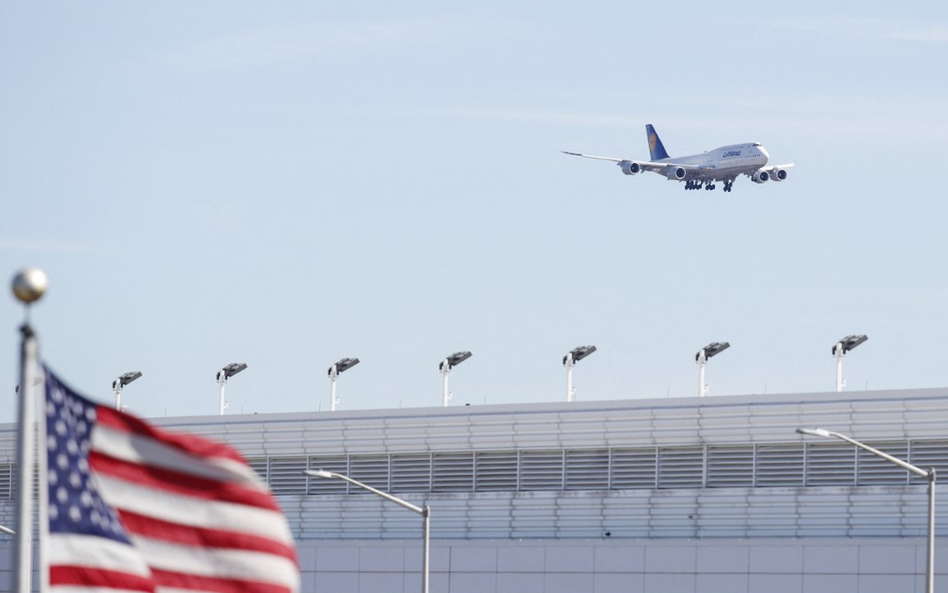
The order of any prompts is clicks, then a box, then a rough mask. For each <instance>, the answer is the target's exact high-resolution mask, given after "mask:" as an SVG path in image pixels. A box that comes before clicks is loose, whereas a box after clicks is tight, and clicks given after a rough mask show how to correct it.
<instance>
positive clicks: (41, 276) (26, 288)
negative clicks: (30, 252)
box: [13, 267, 49, 305]
mask: <svg viewBox="0 0 948 593" xmlns="http://www.w3.org/2000/svg"><path fill="white" fill-rule="evenodd" d="M48 285H49V281H48V280H47V278H46V272H44V271H43V270H41V269H39V268H33V267H29V268H23V269H22V270H20V271H19V272H17V274H16V276H14V277H13V294H14V296H16V298H17V299H19V300H20V302H22V303H24V304H26V305H29V304H31V303H33V302H35V301H38V300H39V299H40V297H42V296H43V293H45V292H46V287H47V286H48Z"/></svg>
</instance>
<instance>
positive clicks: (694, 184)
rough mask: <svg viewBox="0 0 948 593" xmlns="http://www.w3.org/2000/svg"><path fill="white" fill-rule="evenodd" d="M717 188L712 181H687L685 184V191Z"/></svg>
mask: <svg viewBox="0 0 948 593" xmlns="http://www.w3.org/2000/svg"><path fill="white" fill-rule="evenodd" d="M715 187H716V186H715V185H714V184H713V183H711V182H710V181H705V182H701V181H686V182H685V189H701V188H704V189H708V190H713V189H714V188H715Z"/></svg>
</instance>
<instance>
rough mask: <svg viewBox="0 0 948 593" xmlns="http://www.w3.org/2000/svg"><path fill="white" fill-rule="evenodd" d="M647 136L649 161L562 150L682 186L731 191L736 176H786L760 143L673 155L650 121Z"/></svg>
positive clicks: (761, 180)
mask: <svg viewBox="0 0 948 593" xmlns="http://www.w3.org/2000/svg"><path fill="white" fill-rule="evenodd" d="M645 132H646V133H647V135H648V150H649V156H650V158H651V160H648V161H635V160H632V159H617V158H613V157H608V156H593V155H591V154H582V153H579V152H568V151H565V150H564V151H562V152H563V153H565V154H570V155H573V156H581V157H583V158H587V159H598V160H601V161H611V162H613V163H615V164H617V165H619V167H621V168H622V172H623V173H625V174H626V175H635V174H636V173H641V172H642V171H651V172H652V173H658V174H659V175H663V176H664V177H665V178H667V179H668V180H669V181H684V182H685V189H701V188H702V187H703V188H704V189H707V190H713V189H714V188H715V187H716V185H715V182H717V181H720V182H722V183H724V191H726V192H729V191H731V187H732V186H733V185H734V180H735V179H737V177H738V175H747V176H748V177H750V179H751V181H753V182H754V183H766V182H767V181H769V180H773V181H784V180H786V178H787V169H789V168H790V167H792V166H793V163H790V164H787V165H771V166H770V167H768V166H767V161H768V160H770V154H768V153H767V149H766V148H764V147H763V145H762V144H761V143H760V142H750V143H748V144H732V145H731V146H722V147H720V148H715V149H714V150H710V151H708V152H705V153H703V154H693V155H689V156H683V157H679V158H672V157H670V156H668V153H667V152H665V147H664V146H663V145H662V141H661V139H659V137H658V134H657V133H656V132H655V128H653V127H652V124H648V125H647V126H645Z"/></svg>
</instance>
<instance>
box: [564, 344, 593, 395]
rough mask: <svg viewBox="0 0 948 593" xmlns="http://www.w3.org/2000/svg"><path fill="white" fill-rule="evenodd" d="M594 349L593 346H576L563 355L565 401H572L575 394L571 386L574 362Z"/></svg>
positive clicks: (574, 389)
mask: <svg viewBox="0 0 948 593" xmlns="http://www.w3.org/2000/svg"><path fill="white" fill-rule="evenodd" d="M595 351H596V347H595V346H577V347H576V348H573V349H572V350H570V351H569V352H567V353H566V356H564V357H563V366H565V367H566V401H567V402H572V401H573V396H575V395H576V388H575V387H573V367H574V366H576V363H577V362H579V361H581V360H582V359H584V358H586V357H587V356H589V355H590V354H592V353H593V352H595Z"/></svg>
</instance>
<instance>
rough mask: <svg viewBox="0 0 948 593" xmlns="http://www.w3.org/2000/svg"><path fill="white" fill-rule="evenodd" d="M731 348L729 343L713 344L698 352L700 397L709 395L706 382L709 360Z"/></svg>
mask: <svg viewBox="0 0 948 593" xmlns="http://www.w3.org/2000/svg"><path fill="white" fill-rule="evenodd" d="M730 347H731V344H730V343H729V342H711V343H710V344H708V345H707V346H705V347H704V348H702V349H701V350H698V353H697V354H695V362H697V363H698V396H699V397H704V396H706V395H708V386H707V384H705V382H704V369H705V367H706V366H708V359H709V358H711V357H712V356H717V355H718V354H720V353H722V352H724V351H725V350H727V349H728V348H730Z"/></svg>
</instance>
